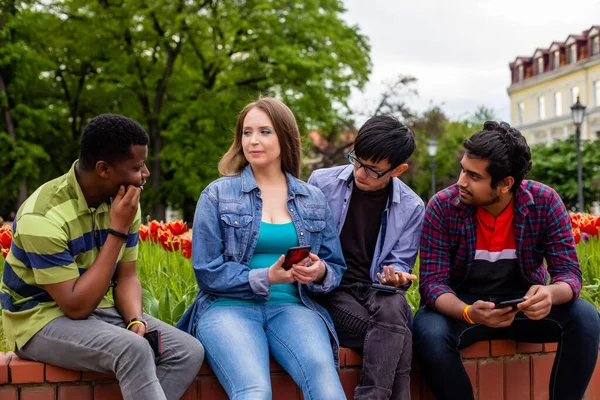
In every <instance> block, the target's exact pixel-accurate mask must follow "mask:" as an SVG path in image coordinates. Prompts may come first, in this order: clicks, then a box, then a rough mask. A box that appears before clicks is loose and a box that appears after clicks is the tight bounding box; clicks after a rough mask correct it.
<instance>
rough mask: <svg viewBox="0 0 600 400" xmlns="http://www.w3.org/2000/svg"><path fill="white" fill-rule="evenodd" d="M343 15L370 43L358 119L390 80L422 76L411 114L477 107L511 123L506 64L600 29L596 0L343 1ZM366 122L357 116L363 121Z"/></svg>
mask: <svg viewBox="0 0 600 400" xmlns="http://www.w3.org/2000/svg"><path fill="white" fill-rule="evenodd" d="M343 4H344V6H345V8H346V9H347V11H346V13H344V14H343V16H342V18H344V19H345V20H346V21H347V22H348V23H349V24H351V25H357V26H358V27H359V30H360V32H361V33H362V34H363V35H365V36H367V37H368V38H369V43H370V45H371V62H372V64H373V67H372V72H371V75H370V79H369V82H368V83H367V84H366V85H365V87H364V89H363V90H362V91H360V90H355V91H354V92H353V93H352V96H351V98H350V102H349V103H350V106H351V108H352V110H353V111H354V113H355V115H357V114H362V113H365V112H366V113H368V110H374V109H375V107H376V103H377V101H378V99H379V96H380V94H381V93H382V91H383V88H384V87H385V85H384V83H385V82H388V81H393V80H394V78H395V77H397V76H398V75H399V74H405V75H412V76H414V77H416V78H417V79H418V81H417V85H416V89H417V90H418V92H419V96H418V97H411V98H408V99H407V100H408V104H409V106H410V107H411V108H412V109H415V110H417V111H424V110H426V109H427V108H428V107H430V106H431V105H432V104H433V105H439V106H441V108H442V110H444V112H445V113H446V114H447V115H448V116H449V117H450V118H452V119H460V118H464V117H467V116H468V115H470V114H472V113H473V111H475V110H476V109H477V107H478V106H479V105H485V106H486V107H490V108H492V109H493V110H494V112H495V115H496V116H497V117H498V119H500V120H505V121H508V122H510V103H509V98H508V94H507V93H506V88H507V87H508V86H509V84H510V70H509V69H508V64H509V63H510V62H513V61H514V60H515V58H516V57H517V56H520V55H522V56H532V55H533V53H534V52H535V50H536V49H537V48H546V49H547V48H548V47H550V44H551V43H552V42H553V41H561V42H562V41H565V40H566V39H567V36H569V35H570V34H580V33H581V32H582V31H584V30H586V29H589V28H590V27H591V26H592V25H600V1H598V0H595V1H592V0H575V1H565V0H561V1H557V0H544V1H541V0H452V1H448V0H422V1H420V2H416V1H406V0H404V1H403V0H343ZM359 121H360V117H359V118H357V122H359Z"/></svg>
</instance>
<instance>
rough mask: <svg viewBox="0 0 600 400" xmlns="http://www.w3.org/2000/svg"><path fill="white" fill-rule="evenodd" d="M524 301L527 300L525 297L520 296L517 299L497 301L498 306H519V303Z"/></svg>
mask: <svg viewBox="0 0 600 400" xmlns="http://www.w3.org/2000/svg"><path fill="white" fill-rule="evenodd" d="M524 301H525V299H524V298H522V297H519V298H517V299H511V300H504V301H499V302H496V308H505V307H512V308H517V304H519V303H522V302H524Z"/></svg>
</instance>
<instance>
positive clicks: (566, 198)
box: [527, 137, 600, 211]
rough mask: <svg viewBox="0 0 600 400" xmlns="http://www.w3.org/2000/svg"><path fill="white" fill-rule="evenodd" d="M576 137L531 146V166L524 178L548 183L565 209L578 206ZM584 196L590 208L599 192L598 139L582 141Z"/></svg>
mask: <svg viewBox="0 0 600 400" xmlns="http://www.w3.org/2000/svg"><path fill="white" fill-rule="evenodd" d="M575 146H576V145H575V138H574V137H570V138H569V139H568V140H559V141H556V142H554V143H553V144H552V145H550V146H545V145H535V146H533V147H532V148H531V158H532V164H533V168H532V170H531V172H530V173H529V175H528V176H527V178H529V179H534V180H536V181H539V182H542V183H545V184H547V185H548V186H550V187H552V188H553V189H554V190H556V191H557V192H558V194H559V195H560V197H561V198H562V200H563V202H564V203H565V206H566V207H567V209H569V210H571V211H576V209H577V150H576V147H575ZM581 163H582V173H583V174H582V175H583V176H582V178H583V179H582V181H583V199H584V202H585V208H586V210H588V211H589V209H590V206H591V203H592V202H594V201H597V200H599V194H600V185H599V178H600V171H599V168H598V166H599V165H600V141H598V140H596V141H593V142H583V143H582V147H581Z"/></svg>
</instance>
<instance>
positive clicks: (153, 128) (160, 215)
mask: <svg viewBox="0 0 600 400" xmlns="http://www.w3.org/2000/svg"><path fill="white" fill-rule="evenodd" d="M148 129H149V130H150V132H148V133H149V134H150V140H151V141H152V162H151V170H150V172H151V174H150V185H151V186H152V190H153V191H154V192H155V193H156V203H154V206H153V207H152V213H151V214H152V215H151V218H152V219H155V220H157V221H164V220H165V219H166V216H167V206H166V204H165V200H164V196H163V195H162V193H161V192H160V180H161V177H162V171H161V168H160V164H161V162H160V151H161V150H162V137H161V136H160V127H159V126H158V120H157V119H156V118H150V119H149V121H148Z"/></svg>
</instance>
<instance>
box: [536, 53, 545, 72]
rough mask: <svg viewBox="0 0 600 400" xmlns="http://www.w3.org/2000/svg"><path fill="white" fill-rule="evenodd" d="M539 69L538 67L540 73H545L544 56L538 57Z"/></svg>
mask: <svg viewBox="0 0 600 400" xmlns="http://www.w3.org/2000/svg"><path fill="white" fill-rule="evenodd" d="M537 69H538V74H543V73H544V57H539V58H538V59H537Z"/></svg>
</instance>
